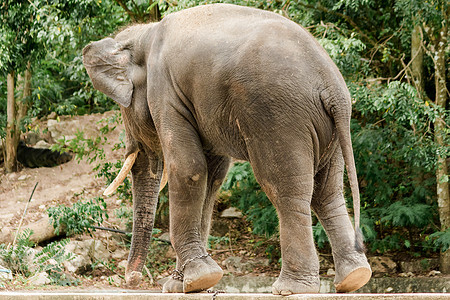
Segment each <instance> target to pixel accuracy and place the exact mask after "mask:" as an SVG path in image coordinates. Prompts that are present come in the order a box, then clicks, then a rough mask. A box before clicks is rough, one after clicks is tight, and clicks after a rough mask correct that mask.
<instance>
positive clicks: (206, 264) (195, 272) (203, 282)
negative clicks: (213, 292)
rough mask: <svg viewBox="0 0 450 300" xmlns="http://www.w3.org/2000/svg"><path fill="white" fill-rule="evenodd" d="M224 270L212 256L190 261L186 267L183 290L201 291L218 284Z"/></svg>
mask: <svg viewBox="0 0 450 300" xmlns="http://www.w3.org/2000/svg"><path fill="white" fill-rule="evenodd" d="M222 276H223V271H222V269H221V268H220V267H219V265H218V264H216V262H215V261H214V260H213V259H212V258H211V257H209V256H208V257H206V258H199V259H194V260H193V261H190V262H189V263H188V264H187V265H186V267H185V269H184V279H183V292H185V293H191V292H200V291H204V290H206V289H208V288H210V287H212V286H214V285H216V284H217V283H218V282H219V280H220V279H221V278H222Z"/></svg>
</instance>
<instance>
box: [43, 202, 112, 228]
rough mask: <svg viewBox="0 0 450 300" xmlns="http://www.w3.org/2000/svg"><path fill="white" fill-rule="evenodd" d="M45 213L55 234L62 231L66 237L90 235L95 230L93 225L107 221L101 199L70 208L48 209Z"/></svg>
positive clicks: (62, 206) (60, 206)
mask: <svg viewBox="0 0 450 300" xmlns="http://www.w3.org/2000/svg"><path fill="white" fill-rule="evenodd" d="M47 212H48V215H49V217H50V220H51V222H52V225H53V227H54V228H55V231H56V233H59V232H60V231H63V232H66V234H67V235H73V234H80V233H85V232H86V233H89V234H91V233H92V231H94V230H95V229H94V228H93V227H92V226H93V225H101V224H102V223H103V220H104V219H108V214H107V212H106V203H105V201H104V200H103V198H101V197H96V198H94V199H90V200H87V201H79V202H76V203H74V204H73V205H72V206H71V207H67V206H65V205H59V206H57V207H50V208H49V209H47Z"/></svg>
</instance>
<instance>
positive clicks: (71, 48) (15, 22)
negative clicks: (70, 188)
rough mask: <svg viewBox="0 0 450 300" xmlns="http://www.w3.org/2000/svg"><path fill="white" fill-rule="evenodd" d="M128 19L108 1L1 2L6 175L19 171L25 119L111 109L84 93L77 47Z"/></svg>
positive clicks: (88, 91) (89, 91) (90, 93)
mask: <svg viewBox="0 0 450 300" xmlns="http://www.w3.org/2000/svg"><path fill="white" fill-rule="evenodd" d="M127 21H128V19H127V18H126V16H124V15H123V12H122V11H121V8H120V7H119V6H117V5H114V2H111V1H109V0H104V1H103V2H102V1H95V0H80V1H73V0H55V1H52V2H51V3H50V2H48V1H46V0H33V1H29V0H21V1H12V0H8V1H3V2H2V4H0V22H1V24H0V53H1V57H0V77H3V78H5V79H6V78H7V82H8V89H7V97H6V98H7V100H8V101H6V102H7V118H6V120H5V121H6V122H5V124H4V127H6V130H5V131H4V132H2V131H3V130H0V133H1V134H2V136H4V138H5V140H6V158H5V169H6V172H12V171H15V170H16V168H17V162H16V152H17V145H18V142H19V137H20V133H21V132H22V131H23V130H24V126H23V125H24V124H23V123H24V121H25V119H26V120H28V121H29V119H30V118H29V117H30V116H43V115H45V114H47V113H49V112H50V111H51V110H56V111H57V112H58V113H73V112H74V111H78V112H79V113H82V112H85V111H86V110H85V107H86V106H88V109H90V108H92V107H98V106H101V105H102V104H103V103H109V104H107V105H105V106H106V107H105V108H103V109H107V108H108V107H111V103H112V101H109V102H108V100H106V98H105V97H102V96H98V94H97V93H96V92H95V91H94V90H93V89H89V88H86V89H82V87H85V86H86V82H89V80H88V78H87V75H86V74H85V72H84V68H83V66H82V62H81V61H82V60H81V49H82V48H83V47H84V46H85V45H86V44H87V43H89V42H90V41H91V40H93V39H98V38H100V37H103V36H104V35H108V34H110V33H111V32H113V31H114V30H115V29H116V28H117V26H120V25H121V24H124V23H125V22H127ZM32 71H33V73H34V76H32V74H31V73H32ZM17 84H20V88H18V86H17ZM33 85H34V86H35V87H36V89H33V87H32V86H33ZM31 99H32V100H33V101H30V100H31ZM0 101H3V100H2V99H0ZM98 101H99V102H100V103H98ZM1 114H2V112H0V115H1ZM27 116H28V118H27ZM0 121H3V118H0ZM2 127H3V126H2Z"/></svg>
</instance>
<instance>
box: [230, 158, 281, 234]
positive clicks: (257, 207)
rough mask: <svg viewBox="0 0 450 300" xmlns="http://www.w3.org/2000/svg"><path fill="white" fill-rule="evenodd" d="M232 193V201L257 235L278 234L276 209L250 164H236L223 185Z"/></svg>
mask: <svg viewBox="0 0 450 300" xmlns="http://www.w3.org/2000/svg"><path fill="white" fill-rule="evenodd" d="M222 190H223V191H227V192H230V193H231V196H230V201H231V204H232V205H233V206H236V207H237V208H238V209H240V210H241V211H242V212H243V213H244V214H245V215H246V216H247V218H248V220H249V221H250V222H252V224H253V232H254V233H255V234H265V235H266V236H271V235H273V234H274V233H275V232H277V228H278V219H277V214H276V211H275V208H274V207H273V205H272V204H271V203H270V201H269V199H268V198H267V196H266V194H265V193H264V192H263V191H262V190H261V187H260V185H259V184H258V182H257V181H256V179H255V176H254V174H253V170H252V168H251V166H250V164H249V163H248V162H245V163H235V164H234V166H233V167H232V168H231V169H230V171H229V172H228V175H227V179H226V180H225V182H224V184H223V185H222Z"/></svg>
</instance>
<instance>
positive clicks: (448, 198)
mask: <svg viewBox="0 0 450 300" xmlns="http://www.w3.org/2000/svg"><path fill="white" fill-rule="evenodd" d="M443 16H444V20H446V10H445V9H443ZM447 30H448V25H447V23H446V22H445V21H444V25H443V26H442V28H440V30H439V38H438V39H437V41H436V43H435V53H434V55H435V59H434V68H435V87H436V104H437V105H438V106H440V107H442V108H444V109H445V107H446V104H447V87H446V81H445V78H446V73H445V69H446V66H445V47H446V46H447ZM434 130H435V140H436V143H437V144H438V145H439V146H440V147H446V145H444V143H445V140H444V137H445V134H446V124H445V120H444V116H443V115H441V116H439V117H438V118H437V119H436V122H435V124H434ZM447 146H448V145H447ZM437 161H438V164H437V170H436V180H437V199H438V206H439V218H440V221H441V230H442V231H444V230H447V229H448V228H450V195H449V185H448V177H447V176H448V166H447V161H446V156H445V155H442V154H441V153H440V152H438V157H437ZM440 270H441V272H442V273H446V274H449V273H450V250H447V251H446V252H443V253H441V267H440Z"/></svg>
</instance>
